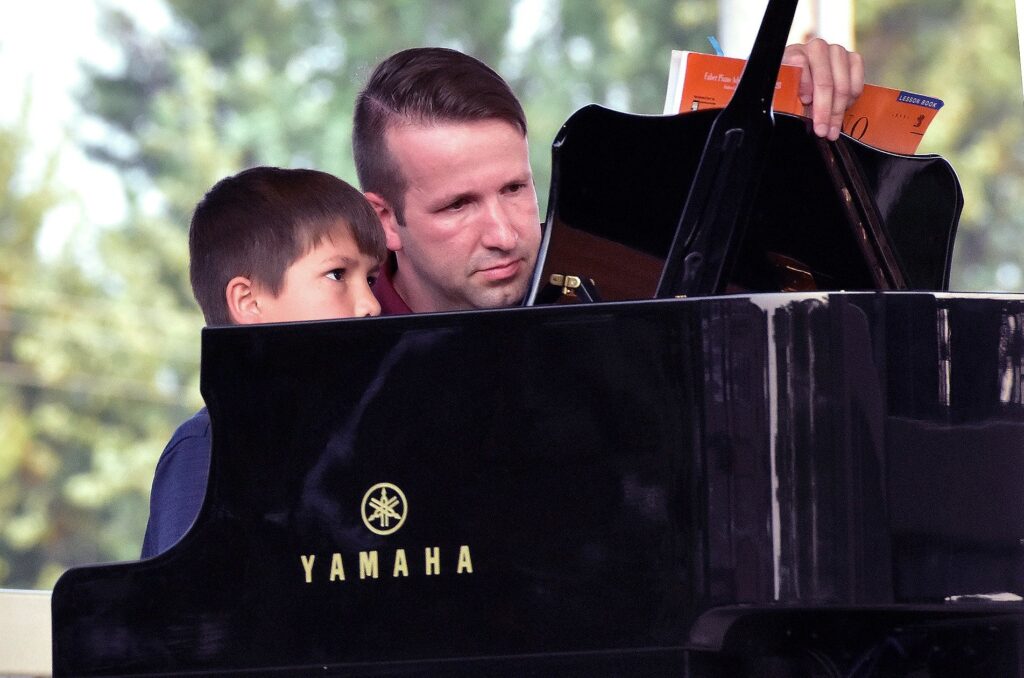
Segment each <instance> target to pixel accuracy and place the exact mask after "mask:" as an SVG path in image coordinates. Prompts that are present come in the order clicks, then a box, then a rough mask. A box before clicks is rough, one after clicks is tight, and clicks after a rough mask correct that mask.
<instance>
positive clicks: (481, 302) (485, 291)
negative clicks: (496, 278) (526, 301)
mask: <svg viewBox="0 0 1024 678" xmlns="http://www.w3.org/2000/svg"><path fill="white" fill-rule="evenodd" d="M528 283H529V281H528V280H517V281H514V283H512V284H507V285H502V286H500V287H485V288H481V289H478V290H476V293H475V294H473V298H472V299H471V300H470V301H471V303H472V305H473V308H475V309H479V310H484V309H489V308H508V307H511V306H519V305H520V304H521V303H522V301H523V297H525V296H526V288H527V285H528Z"/></svg>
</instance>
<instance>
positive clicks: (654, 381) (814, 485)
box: [53, 293, 1024, 675]
mask: <svg viewBox="0 0 1024 678" xmlns="http://www.w3.org/2000/svg"><path fill="white" fill-rule="evenodd" d="M1022 323H1024V299H1022V298H1020V297H1010V296H997V297H983V296H957V295H937V294H910V293H906V294H900V293H862V294H819V295H781V294H777V295H760V296H753V297H720V298H715V299H705V300H667V301H649V302H637V303H625V304H603V305H589V306H575V307H571V308H570V307H558V308H523V309H509V310H502V311H488V312H475V313H462V314H446V315H442V314H438V315H421V316H409V317H395V318H381V319H368V320H349V321H336V322H323V323H305V324H293V325H279V326H258V327H237V328H223V329H215V330H207V331H204V336H203V368H202V389H203V394H204V397H205V399H206V402H207V403H208V405H209V408H210V413H211V416H212V420H213V426H214V431H215V437H214V448H213V462H212V468H211V473H210V487H209V490H208V495H207V499H206V503H205V505H204V507H203V510H202V513H201V515H200V517H199V518H198V520H197V523H196V525H195V526H194V527H193V529H192V531H191V532H190V533H189V534H188V535H186V537H185V538H184V539H183V540H182V541H181V542H180V543H179V544H178V545H176V546H175V547H174V548H172V549H171V550H170V551H169V552H167V553H165V554H163V555H161V556H159V557H157V558H154V559H151V560H148V561H144V562H140V563H124V564H118V565H111V566H103V567H88V568H76V569H73V570H71V571H69V572H68V573H66V574H65V575H64V576H63V577H62V578H61V580H60V581H59V582H58V584H57V586H56V589H55V592H54V597H53V621H54V669H55V672H56V673H57V674H58V675H126V674H133V673H138V674H146V673H157V672H166V673H182V674H183V673H188V672H208V673H212V674H217V673H221V672H224V671H227V670H229V669H230V670H248V671H252V672H254V673H261V672H264V671H267V670H269V669H271V668H275V669H281V670H288V671H293V672H298V673H302V672H309V671H314V670H315V671H316V672H326V671H327V668H329V669H330V671H331V672H337V673H348V674H367V675H372V674H375V673H377V674H382V673H401V672H403V671H410V672H415V671H420V672H427V673H431V672H441V673H454V672H457V671H459V670H462V671H464V672H465V674H469V673H473V672H484V673H488V672H497V671H502V670H506V671H509V672H511V673H513V674H517V673H518V674H524V673H525V674H530V672H533V671H536V672H538V675H540V674H544V675H551V674H553V675H560V674H564V673H567V672H569V673H571V671H573V670H575V671H579V672H581V673H579V674H577V675H584V674H586V672H587V671H590V672H592V673H595V672H596V673H608V674H632V675H651V674H664V675H678V674H679V673H680V672H681V671H682V670H683V665H684V660H683V656H682V650H683V648H686V647H708V646H710V645H714V644H715V643H716V642H717V643H719V645H721V644H726V645H727V644H728V642H727V638H726V636H727V635H728V634H727V633H726V632H725V631H722V633H723V634H725V635H721V634H720V635H721V637H720V638H719V641H709V640H707V639H708V638H709V637H710V636H712V635H714V634H715V633H718V631H714V629H717V628H718V626H717V624H718V621H716V620H720V619H721V615H718V614H717V613H716V612H715V610H717V609H723V607H724V608H729V609H733V608H734V607H735V606H736V605H737V604H742V605H745V606H749V607H745V608H743V609H749V610H751V612H752V613H755V612H756V613H758V614H761V613H766V612H767V613H772V611H774V610H777V611H787V613H788V612H789V611H793V610H813V609H818V610H824V611H825V613H827V611H828V610H829V609H837V610H839V609H845V610H849V609H850V608H856V609H857V610H859V611H861V612H870V611H872V610H884V611H887V613H889V614H892V613H894V611H895V612H896V613H900V611H907V610H910V611H913V612H914V614H916V615H925V617H927V615H929V614H932V613H935V614H936V615H937V616H945V617H949V616H953V617H957V616H958V615H959V616H961V617H963V619H960V620H959V621H958V623H960V624H970V623H971V622H970V620H971V619H977V618H979V617H985V618H991V617H992V616H998V615H1000V614H1009V613H1014V614H1019V613H1020V610H1021V607H1020V604H1019V603H1013V602H1011V603H994V602H986V601H984V600H982V602H981V603H978V604H974V606H973V607H971V606H968V605H964V604H958V603H953V602H948V601H947V597H951V596H972V595H976V594H992V593H1009V594H1016V595H1020V594H1021V593H1022V592H1024V547H1022V542H1021V539H1022V537H1024V527H1022V526H1024V502H1021V501H1020V492H1021V486H1022V481H1024V392H1022V388H1021V384H1022V381H1021V380H1022V376H1024V371H1022V370H1024V341H1022V339H1024V326H1022ZM382 482H386V483H391V484H393V485H394V486H395V487H397V488H400V489H401V490H402V492H403V493H404V496H405V498H406V500H407V504H408V506H407V514H406V518H405V522H404V523H403V524H402V527H401V528H400V529H399V530H398V531H396V532H394V533H392V534H389V535H386V536H380V535H376V534H374V533H372V532H371V531H370V530H369V529H368V528H367V526H366V525H365V524H364V522H363V521H362V519H361V517H360V511H361V505H362V501H363V497H364V495H365V494H366V493H367V491H368V490H370V489H371V488H372V487H374V486H375V485H376V484H377V483H382ZM378 492H379V490H374V492H373V493H372V495H373V496H375V497H376V496H378ZM386 494H387V496H392V495H394V494H395V492H394V490H393V489H387V493H386ZM463 547H466V548H465V549H463ZM435 548H436V549H437V554H438V558H439V560H438V562H439V568H440V571H439V572H438V573H433V574H427V571H426V570H427V563H426V558H425V549H435ZM398 549H403V550H404V555H405V565H407V568H408V576H405V572H404V569H403V567H402V566H401V565H396V558H397V556H396V554H397V550H398ZM374 551H375V552H376V553H377V558H378V568H379V569H378V577H377V578H375V579H374V578H366V579H361V578H360V552H362V553H364V554H370V553H371V552H374ZM335 553H337V554H340V556H341V561H342V565H343V567H344V574H345V580H344V581H342V580H340V579H338V578H337V577H336V576H335V577H334V578H333V579H332V558H333V554H335ZM431 553H433V551H431ZM460 555H461V556H462V561H461V563H460ZM310 556H313V557H314V559H313V560H310ZM303 557H305V558H306V561H305V563H306V564H305V565H304V562H303ZM363 557H364V558H368V557H369V556H368V555H366V556H363ZM470 564H471V566H472V572H470V571H469V565H470ZM307 568H308V571H309V573H310V574H309V581H308V582H307V574H306V573H307ZM460 570H461V571H460ZM396 573H397V575H398V576H395V575H396ZM979 610H980V611H979ZM837 614H838V613H837ZM833 617H834V618H842V616H840V617H835V615H833ZM758 618H760V617H758ZM915 618H916V617H915ZM901 623H902V622H901ZM977 623H978V624H981V622H977ZM739 626H742V625H739ZM775 627H776V628H781V627H780V626H779V625H778V624H775ZM982 627H983V628H987V627H985V626H984V624H982ZM890 631H891V629H890V630H888V631H887V630H884V629H882V630H879V631H877V634H876V635H879V634H880V635H879V637H877V638H875V639H874V642H879V643H880V642H882V641H883V640H884V638H885V637H886V634H888V633H889V632H890ZM868 635H870V634H868ZM865 642H866V641H865ZM850 651H851V652H855V651H864V648H853V649H851V650H850ZM438 661H441V662H454V663H443V664H440V665H439V664H437V663H436V662H438ZM907 661H910V660H909V659H908V660H907ZM1011 663H1012V662H1011ZM432 667H433V668H432ZM438 667H441V668H438ZM459 667H462V668H461V669H460V668H459ZM573 667H575V668H573ZM588 667H589V668H588ZM545 672H546V673H545ZM925 675H930V674H925Z"/></svg>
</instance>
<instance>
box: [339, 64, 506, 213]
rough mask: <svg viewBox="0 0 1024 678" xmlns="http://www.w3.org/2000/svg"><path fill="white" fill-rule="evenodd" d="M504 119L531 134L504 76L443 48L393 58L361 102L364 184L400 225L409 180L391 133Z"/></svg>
mask: <svg viewBox="0 0 1024 678" xmlns="http://www.w3.org/2000/svg"><path fill="white" fill-rule="evenodd" d="M478 120H504V121H506V122H508V123H511V124H512V125H515V126H516V127H518V128H519V130H520V131H521V132H522V133H523V135H524V136H525V135H526V114H525V113H523V107H522V106H521V105H520V104H519V100H518V99H517V98H516V95H515V94H513V93H512V89H511V88H510V87H509V86H508V83H506V82H505V81H504V80H503V79H502V78H501V76H500V75H498V74H497V73H495V72H494V71H493V70H492V69H491V68H490V67H488V66H487V65H486V64H484V63H483V62H482V61H479V60H478V59H474V58H473V57H471V56H468V55H466V54H463V53H462V52H457V51H455V50H453V49H445V48H443V47H417V48H414V49H407V50H404V51H401V52H398V53H397V54H393V55H392V56H390V57H388V58H387V59H385V60H384V61H382V62H381V63H380V64H379V65H378V66H377V68H376V69H374V71H373V73H372V74H371V75H370V79H369V81H368V82H367V83H366V87H364V88H363V91H362V92H360V93H359V96H358V97H357V98H356V110H355V117H354V122H353V130H352V148H353V153H354V156H355V163H356V173H357V174H358V175H359V183H360V185H361V187H362V189H363V190H364V191H366V192H371V193H377V194H379V195H380V196H381V197H383V198H384V199H385V200H387V201H388V203H389V204H390V205H391V208H392V209H393V210H394V211H395V217H396V218H397V220H398V222H399V223H403V221H404V219H403V217H402V210H403V208H404V201H403V199H404V197H405V191H406V188H407V186H406V180H405V176H404V175H403V174H402V170H401V168H400V167H398V165H397V163H396V162H395V159H394V157H393V156H392V155H391V153H390V152H389V151H388V147H387V140H386V133H387V131H388V129H389V128H391V127H392V126H394V125H395V124H398V123H406V124H408V123H411V124H420V125H430V124H434V123H442V122H443V123H448V122H472V121H478Z"/></svg>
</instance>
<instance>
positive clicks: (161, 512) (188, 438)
mask: <svg viewBox="0 0 1024 678" xmlns="http://www.w3.org/2000/svg"><path fill="white" fill-rule="evenodd" d="M210 443H211V438H210V413H209V412H207V410H206V408H205V407H204V408H203V409H201V410H199V411H198V412H196V413H195V415H194V416H193V417H192V418H191V419H189V420H188V421H186V422H185V423H184V424H182V425H181V426H179V427H178V430H177V431H175V432H174V435H173V436H171V440H170V442H168V443H167V447H165V448H164V451H163V453H162V454H161V455H160V460H159V461H157V464H156V473H155V475H154V476H153V490H152V493H151V494H150V498H149V524H148V525H146V537H145V539H144V540H143V542H142V557H143V558H149V557H151V556H155V555H157V554H158V553H163V552H164V551H166V550H167V549H169V548H170V547H171V546H173V545H174V544H175V543H177V541H178V540H179V539H181V537H182V536H183V535H184V534H185V532H187V531H188V528H189V527H191V526H192V523H193V522H194V521H195V519H196V516H197V515H199V508H200V507H201V506H202V505H203V497H204V496H205V495H206V478H207V476H208V475H209V472H210Z"/></svg>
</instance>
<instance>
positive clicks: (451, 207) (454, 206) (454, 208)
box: [445, 198, 469, 212]
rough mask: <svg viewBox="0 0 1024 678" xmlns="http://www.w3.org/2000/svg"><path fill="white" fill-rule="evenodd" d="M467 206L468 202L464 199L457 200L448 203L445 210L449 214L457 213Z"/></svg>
mask: <svg viewBox="0 0 1024 678" xmlns="http://www.w3.org/2000/svg"><path fill="white" fill-rule="evenodd" d="M468 204H469V201H468V200H466V199H465V198H459V199H458V200H456V201H455V202H452V203H449V204H448V206H447V207H445V209H446V210H448V211H449V212H458V211H459V210H461V209H462V208H463V207H465V206H466V205H468Z"/></svg>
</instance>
